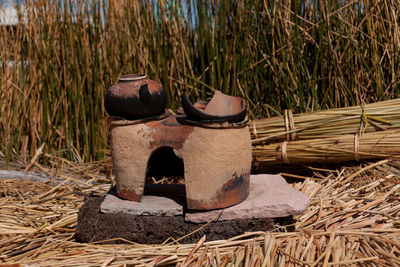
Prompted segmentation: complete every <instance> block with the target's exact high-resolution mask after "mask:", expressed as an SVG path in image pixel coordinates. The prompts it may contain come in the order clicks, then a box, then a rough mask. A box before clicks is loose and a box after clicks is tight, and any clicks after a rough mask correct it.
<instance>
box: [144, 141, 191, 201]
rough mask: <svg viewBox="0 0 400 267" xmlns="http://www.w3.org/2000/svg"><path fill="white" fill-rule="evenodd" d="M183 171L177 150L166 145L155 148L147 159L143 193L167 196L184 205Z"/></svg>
mask: <svg viewBox="0 0 400 267" xmlns="http://www.w3.org/2000/svg"><path fill="white" fill-rule="evenodd" d="M184 173H185V169H184V163H183V159H182V157H181V156H180V155H179V152H177V151H176V150H174V149H173V148H172V147H168V146H164V147H160V148H157V149H156V150H154V151H153V153H152V154H151V156H150V158H149V159H148V161H147V168H146V184H145V187H144V195H154V196H163V197H167V198H170V199H173V200H175V201H176V202H177V203H178V204H180V205H183V206H184V207H186V189H185V184H184Z"/></svg>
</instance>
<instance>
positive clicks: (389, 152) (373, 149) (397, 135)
mask: <svg viewBox="0 0 400 267" xmlns="http://www.w3.org/2000/svg"><path fill="white" fill-rule="evenodd" d="M379 158H400V130H390V131H382V132H373V133H366V134H363V135H362V136H360V135H358V134H346V135H337V136H336V137H331V138H315V139H309V140H301V141H289V142H287V141H283V142H280V143H271V144H268V145H254V146H253V160H254V163H255V164H263V165H269V164H279V163H286V164H288V163H310V162H344V161H351V160H360V159H379Z"/></svg>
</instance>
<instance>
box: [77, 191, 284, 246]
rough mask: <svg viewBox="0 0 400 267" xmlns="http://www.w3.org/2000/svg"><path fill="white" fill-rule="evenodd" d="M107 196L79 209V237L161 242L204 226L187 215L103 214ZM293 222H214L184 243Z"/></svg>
mask: <svg viewBox="0 0 400 267" xmlns="http://www.w3.org/2000/svg"><path fill="white" fill-rule="evenodd" d="M103 199H104V198H103V197H91V198H89V199H87V201H86V203H85V204H84V205H83V206H82V208H81V209H80V210H79V215H78V225H77V227H76V239H77V240H79V241H81V242H95V241H102V240H108V239H113V238H118V237H119V238H124V239H126V240H130V241H133V242H138V243H145V244H157V243H163V242H164V241H165V240H167V239H168V238H169V237H172V238H174V239H177V238H180V237H182V236H184V235H186V234H189V233H191V232H193V231H194V230H196V229H198V228H199V227H201V226H202V225H203V224H195V223H190V222H189V223H188V222H185V221H184V218H183V216H174V217H161V216H135V215H130V214H124V213H117V214H103V213H101V212H100V204H101V203H102V202H103ZM290 223H292V218H291V217H285V218H267V219H243V220H231V221H223V222H221V221H219V222H211V223H210V224H209V225H208V226H206V227H205V228H204V229H202V230H200V231H198V232H196V233H195V234H193V235H190V236H189V237H187V238H185V239H183V240H181V241H180V243H195V242H197V241H198V240H199V239H200V238H201V237H202V236H203V235H206V238H207V239H206V240H207V241H211V240H219V239H228V238H231V237H233V236H237V235H240V234H243V233H244V232H251V231H267V230H271V229H274V228H276V225H277V224H280V225H282V224H290ZM113 242H114V243H117V242H118V241H115V240H114V241H113Z"/></svg>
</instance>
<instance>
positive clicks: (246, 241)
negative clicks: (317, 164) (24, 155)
mask: <svg viewBox="0 0 400 267" xmlns="http://www.w3.org/2000/svg"><path fill="white" fill-rule="evenodd" d="M54 160H55V159H54V158H53V159H52V160H51V161H54ZM54 163H56V162H54ZM12 167H14V168H17V167H18V164H16V165H12ZM32 170H34V171H40V172H42V173H45V174H47V175H48V176H49V177H50V181H49V183H47V184H44V183H41V182H33V181H29V180H27V181H21V180H11V179H7V177H2V178H3V179H1V180H0V196H1V198H0V213H1V216H0V262H3V263H18V264H28V266H30V265H33V266H38V265H40V266H130V265H142V266H151V265H175V264H178V265H180V266H189V265H190V266H344V265H346V266H347V265H349V266H352V265H355V266H357V265H363V266H400V260H399V259H400V190H399V189H400V162H399V161H385V162H379V163H378V164H377V163H374V162H369V163H364V164H362V165H360V166H354V167H342V168H340V169H332V170H330V169H318V170H316V169H313V175H312V177H311V176H310V177H309V178H307V177H303V178H304V180H299V181H298V182H296V183H293V184H292V185H293V186H294V187H295V188H296V189H298V190H300V191H302V192H303V193H305V194H306V195H307V196H308V197H309V198H310V200H311V202H310V206H309V207H308V209H307V210H306V212H305V213H304V214H302V215H300V216H297V217H295V220H296V222H295V224H294V227H295V230H294V231H293V232H288V231H287V230H286V228H285V227H282V228H277V229H275V230H274V231H270V232H256V233H247V234H244V235H241V236H236V237H234V238H232V239H229V240H220V241H212V242H206V241H205V240H204V238H202V239H200V240H199V241H198V243H197V244H192V245H181V244H179V243H178V242H174V241H173V240H160V243H162V242H164V243H163V244H155V245H141V244H134V243H131V242H128V241H125V240H114V241H118V242H119V243H120V244H106V243H107V242H106V241H105V242H99V243H96V244H82V243H78V242H76V240H75V239H74V228H75V226H76V223H77V213H78V210H79V207H81V206H82V205H83V203H84V196H85V195H89V194H90V195H103V194H105V193H106V192H107V191H108V189H109V188H110V186H111V183H112V180H113V179H112V173H110V162H108V161H103V162H97V163H92V164H84V165H75V164H72V163H71V162H68V161H66V160H62V162H60V161H59V162H57V164H54V168H45V167H43V166H41V165H39V164H38V163H35V164H33V167H32ZM51 183H53V185H51ZM16 266H18V265H16ZM21 266H22V265H21Z"/></svg>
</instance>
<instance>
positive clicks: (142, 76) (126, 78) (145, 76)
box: [118, 73, 147, 82]
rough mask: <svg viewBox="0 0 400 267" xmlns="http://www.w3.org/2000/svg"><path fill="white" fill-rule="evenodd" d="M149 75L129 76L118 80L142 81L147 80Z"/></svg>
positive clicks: (137, 74)
mask: <svg viewBox="0 0 400 267" xmlns="http://www.w3.org/2000/svg"><path fill="white" fill-rule="evenodd" d="M146 78H147V75H146V74H144V73H135V74H127V75H123V76H121V77H119V78H118V81H119V82H131V81H140V80H143V79H146Z"/></svg>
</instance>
